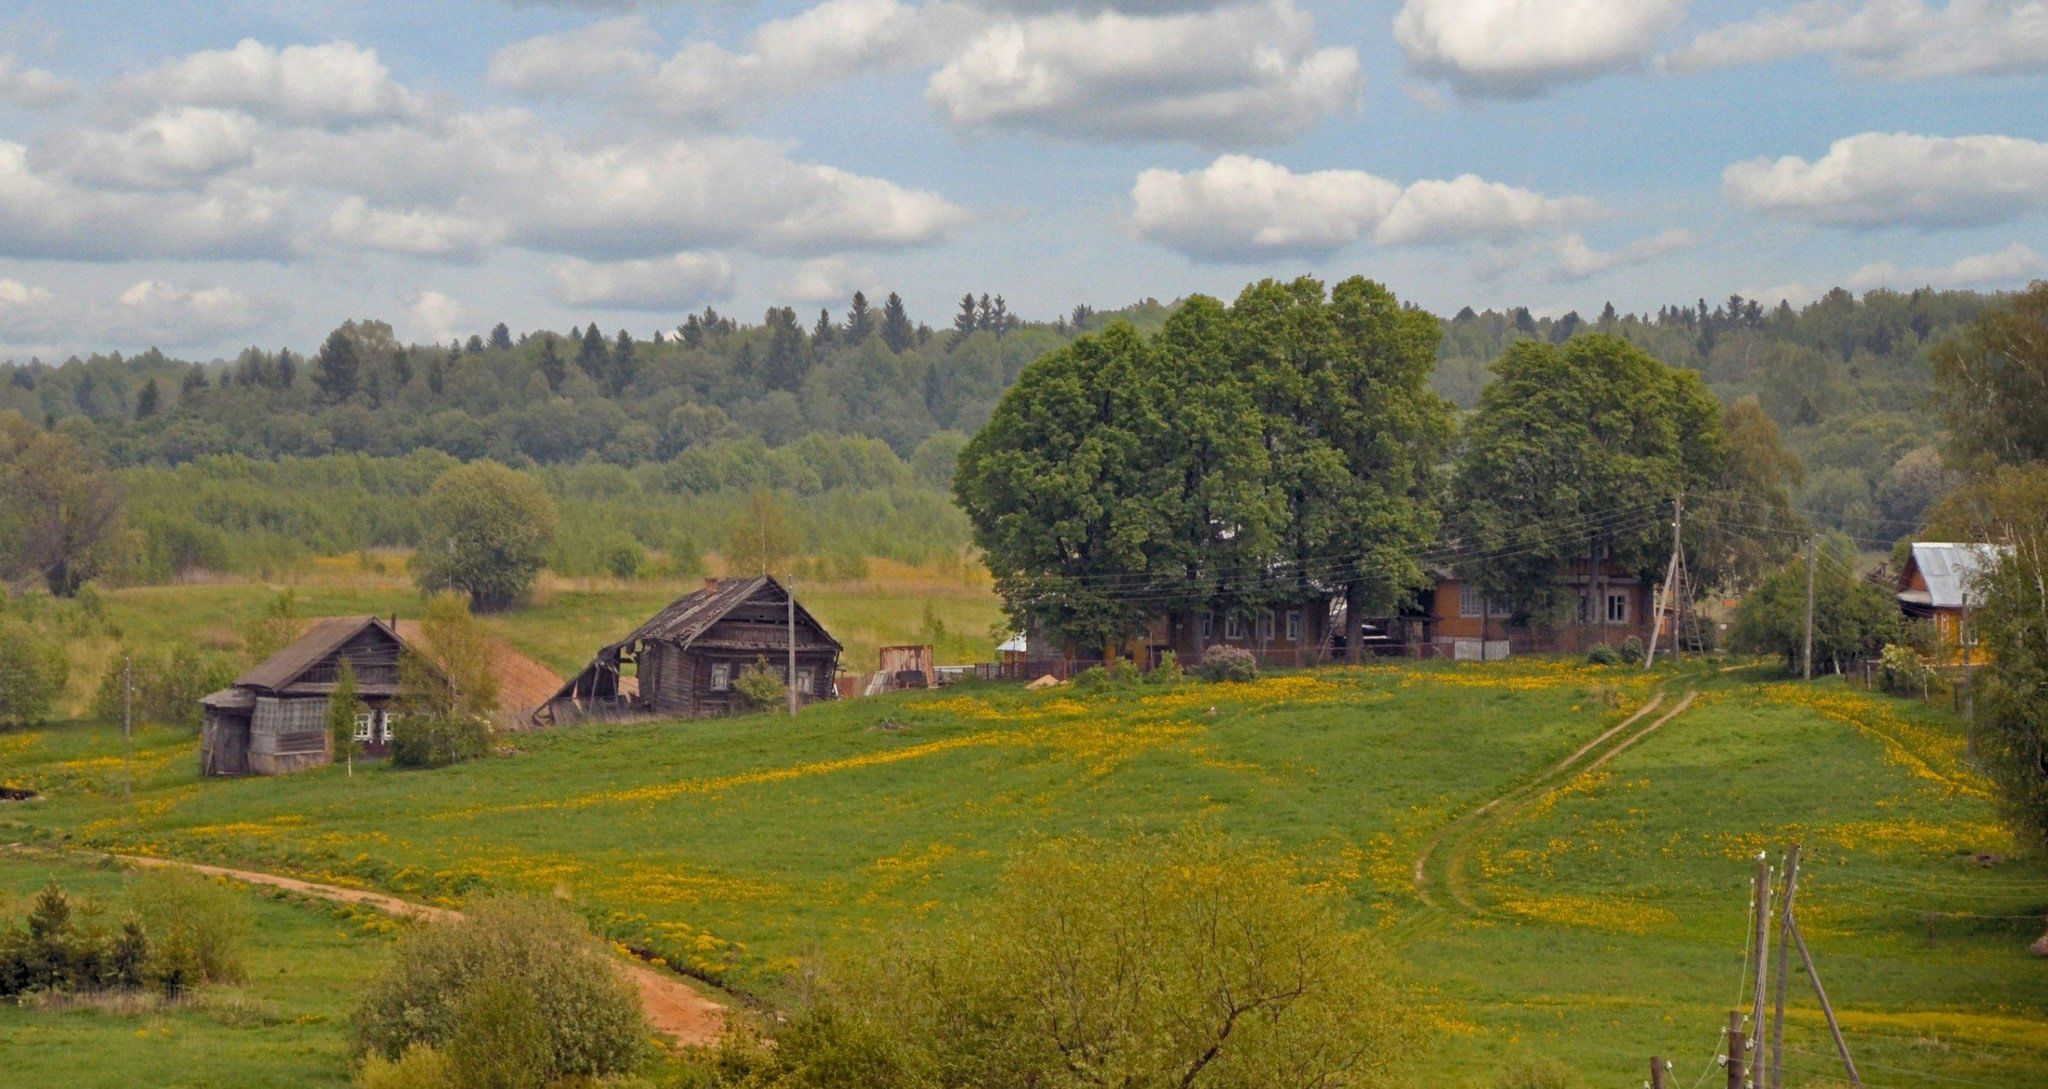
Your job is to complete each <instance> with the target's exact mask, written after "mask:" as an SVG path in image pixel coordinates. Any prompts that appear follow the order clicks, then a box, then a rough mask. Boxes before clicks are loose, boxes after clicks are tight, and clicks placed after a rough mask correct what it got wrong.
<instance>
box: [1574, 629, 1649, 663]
mask: <svg viewBox="0 0 2048 1089" xmlns="http://www.w3.org/2000/svg"><path fill="white" fill-rule="evenodd" d="M1645 649H1646V648H1645V647H1644V646H1643V641H1642V640H1641V639H1640V638H1638V637H1636V636H1633V635H1631V636H1629V637H1628V638H1626V639H1623V640H1622V641H1621V643H1620V644H1619V645H1616V644H1612V643H1601V644H1600V645H1598V646H1596V647H1594V648H1593V649H1592V650H1589V651H1587V652H1586V661H1587V663H1588V664H1590V665H1626V664H1627V663H1629V662H1640V661H1642V660H1643V652H1644V650H1645Z"/></svg>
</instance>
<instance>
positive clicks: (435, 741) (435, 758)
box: [391, 713, 491, 768]
mask: <svg viewBox="0 0 2048 1089" xmlns="http://www.w3.org/2000/svg"><path fill="white" fill-rule="evenodd" d="M490 749H491V728H490V724H489V723H487V722H485V721H483V720H482V719H480V718H477V717H476V716H474V715H463V714H433V713H428V714H408V715H405V716H403V717H401V718H399V719H398V721H396V722H394V723H393V724H392V726H391V763H392V764H394V765H396V766H398V767H402V768H439V767H446V766H447V765H449V764H455V763H459V762H461V761H464V760H474V759H476V758H477V757H479V756H482V755H484V754H485V753H487V752H489V751H490Z"/></svg>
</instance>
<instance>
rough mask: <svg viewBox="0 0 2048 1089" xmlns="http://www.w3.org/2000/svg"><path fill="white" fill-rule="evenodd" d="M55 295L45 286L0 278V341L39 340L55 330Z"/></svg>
mask: <svg viewBox="0 0 2048 1089" xmlns="http://www.w3.org/2000/svg"><path fill="white" fill-rule="evenodd" d="M56 302H57V297H56V296H55V295H52V294H51V293H50V291H49V289H47V288H44V287H39V286H37V285H35V284H25V283H22V282H21V281H20V280H9V279H4V278H0V340H6V341H8V342H12V343H21V342H26V341H38V342H40V341H43V340H45V339H47V338H48V337H49V336H50V335H51V334H53V333H54V332H56V331H57V328H58V326H59V324H60V323H59V322H57V321H56V320H55V319H56V317H57V306H56Z"/></svg>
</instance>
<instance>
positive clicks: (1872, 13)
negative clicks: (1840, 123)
mask: <svg viewBox="0 0 2048 1089" xmlns="http://www.w3.org/2000/svg"><path fill="white" fill-rule="evenodd" d="M1814 53H1823V54H1829V55H1832V56H1833V57H1835V58H1836V60H1837V62H1838V63H1841V64H1843V65H1845V66H1846V67H1848V68H1849V69H1850V70H1851V71H1855V72H1859V73H1862V74H1865V75H1872V76H1878V77H1882V78H1888V79H1926V78H1932V77H1939V76H1957V75H1989V74H1998V73H2011V72H2040V71H2048V3H2042V2H2041V0H1950V2H1949V3H1947V4H1944V5H1941V6H1938V7H1937V6H1935V5H1933V4H1929V3H1926V2H1925V0H1871V2H1865V3H1850V2H1847V0H1815V2H1811V3H1803V4H1795V5H1793V6H1792V7H1789V8H1786V9H1784V10H1781V11H1769V12H1764V13H1762V14H1759V15H1757V16H1756V17H1754V18H1751V19H1746V20H1743V21H1741V22H1735V23H1729V24H1727V25H1725V26H1719V27H1715V28H1713V29H1712V30H1709V31H1707V32H1705V33H1703V34H1701V35H1699V36H1698V37H1697V38H1694V39H1693V41H1692V42H1691V43H1690V44H1688V45H1687V46H1686V47H1685V48H1683V49H1680V50H1677V51H1676V52H1674V53H1672V54H1671V55H1670V56H1668V57H1667V58H1665V63H1666V65H1667V66H1668V67H1670V68H1672V69H1675V70H1678V71H1698V70H1701V69H1709V68H1726V67H1731V66H1734V65H1742V64H1762V63H1767V62H1770V61H1775V60H1782V59H1784V58H1787V57H1797V56H1803V55H1806V54H1814Z"/></svg>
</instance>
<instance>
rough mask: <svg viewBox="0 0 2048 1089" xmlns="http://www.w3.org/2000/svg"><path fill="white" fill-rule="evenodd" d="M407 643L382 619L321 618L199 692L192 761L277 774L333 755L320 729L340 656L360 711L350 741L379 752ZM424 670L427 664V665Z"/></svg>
mask: <svg viewBox="0 0 2048 1089" xmlns="http://www.w3.org/2000/svg"><path fill="white" fill-rule="evenodd" d="M407 649H408V648H407V645H406V643H405V641H404V640H403V639H401V638H400V637H399V635H398V632H397V631H396V629H394V628H393V627H392V626H391V624H390V623H388V622H387V621H385V620H384V619H383V618H382V617H375V616H362V617H335V618H332V619H328V620H322V621H320V622H319V623H317V624H314V625H313V627H312V628H311V629H310V630H309V631H307V632H306V634H304V635H302V636H300V637H299V638H298V639H296V640H294V641H293V642H292V644H291V645H290V646H287V647H285V648H284V649H283V650H280V651H278V652H277V653H276V654H273V655H271V656H270V657H268V658H266V659H264V660H263V661H262V662H261V663H260V664H258V665H257V666H256V667H255V668H253V669H250V670H249V671H248V672H246V673H244V674H242V675H241V676H239V677H236V678H235V683H234V685H233V686H232V687H229V688H224V689H222V690H220V691H218V692H215V693H212V694H211V695H208V696H206V697H204V698H202V699H201V700H200V701H199V703H200V706H201V707H202V708H203V709H204V715H203V719H202V726H201V728H200V748H199V753H200V755H199V766H200V773H201V774H203V775H279V774H282V773H285V772H291V771H299V770H302V769H305V768H311V767H318V766H319V765H321V764H325V763H328V762H329V761H330V760H332V759H333V755H334V754H333V747H332V745H331V744H330V742H329V738H328V735H327V703H328V697H329V696H331V695H333V693H334V685H335V681H336V680H337V678H338V677H339V676H340V672H341V663H342V662H343V661H344V660H346V661H347V662H348V663H349V665H350V667H351V668H353V669H354V671H355V676H356V695H357V697H358V698H359V699H361V700H362V704H363V709H362V711H361V712H360V713H358V714H357V715H356V725H355V731H356V734H355V736H356V741H357V743H358V744H360V745H361V746H362V747H363V750H364V751H365V752H368V753H372V754H377V753H382V752H384V751H385V749H386V747H387V746H388V745H389V744H390V741H391V727H392V723H393V722H395V721H397V719H398V717H399V715H400V714H401V713H402V712H400V711H399V709H398V708H397V707H396V706H395V704H396V703H397V702H398V699H399V693H400V683H401V682H400V676H399V673H400V670H399V657H400V655H401V654H402V653H404V652H405V651H406V650H407ZM428 668H429V670H430V671H431V669H432V667H431V666H429V667H428Z"/></svg>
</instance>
